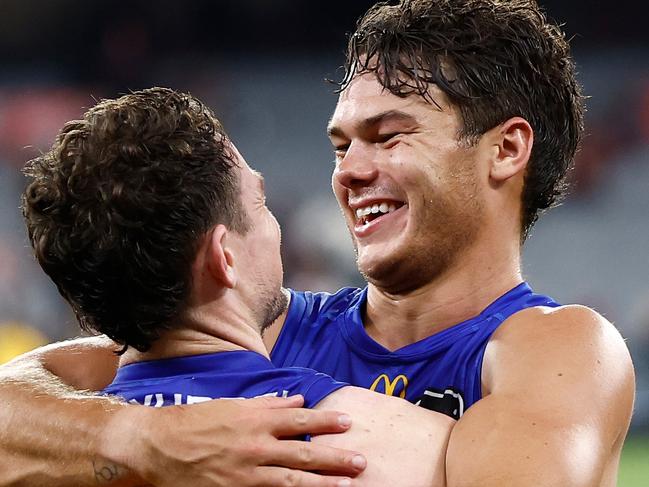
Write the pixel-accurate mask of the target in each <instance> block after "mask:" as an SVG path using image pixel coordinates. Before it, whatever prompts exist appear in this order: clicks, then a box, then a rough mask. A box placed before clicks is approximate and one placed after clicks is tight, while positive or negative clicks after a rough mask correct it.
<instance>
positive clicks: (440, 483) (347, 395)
mask: <svg viewBox="0 0 649 487" xmlns="http://www.w3.org/2000/svg"><path fill="white" fill-rule="evenodd" d="M317 408H318V409H319V408H323V409H330V408H333V409H338V410H341V411H346V412H348V413H349V414H350V415H351V416H352V417H353V418H354V425H353V427H352V428H351V429H350V430H349V431H347V432H346V433H344V434H342V435H324V436H316V437H314V438H313V441H314V442H318V443H323V444H326V445H330V446H337V447H340V448H348V449H354V450H357V451H362V452H363V454H364V455H365V457H366V458H367V468H366V469H365V471H364V472H363V473H362V474H361V475H359V476H358V477H357V479H356V481H355V482H356V483H355V484H354V485H359V486H367V487H376V486H390V487H444V486H445V485H446V481H445V478H446V475H445V473H446V472H445V465H444V463H445V460H446V447H447V443H448V438H449V434H450V432H451V428H452V427H453V425H454V424H455V421H454V420H452V419H451V418H449V417H448V416H445V415H443V414H439V413H435V412H432V411H427V410H426V409H423V408H420V407H417V406H414V405H413V404H410V403H409V402H407V401H405V400H403V399H399V398H395V397H391V396H385V395H383V394H378V393H376V392H371V391H368V390H365V389H360V388H357V387H344V388H343V389H340V390H338V391H336V392H335V393H333V394H331V395H330V396H328V397H327V398H325V399H324V400H323V401H322V402H321V403H320V404H318V406H317Z"/></svg>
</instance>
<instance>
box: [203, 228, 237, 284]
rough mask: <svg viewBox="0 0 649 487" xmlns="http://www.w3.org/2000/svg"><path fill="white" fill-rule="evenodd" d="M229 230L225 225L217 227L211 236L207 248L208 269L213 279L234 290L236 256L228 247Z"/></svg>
mask: <svg viewBox="0 0 649 487" xmlns="http://www.w3.org/2000/svg"><path fill="white" fill-rule="evenodd" d="M228 233H229V232H228V229H227V228H226V227H225V225H217V226H215V227H214V228H213V229H212V233H211V234H210V235H209V241H208V248H207V255H206V258H207V269H208V270H209V272H210V274H211V275H212V277H213V278H214V279H215V280H217V281H218V282H220V283H221V284H222V285H223V286H224V287H227V288H233V287H234V286H235V285H236V283H237V275H236V272H235V270H234V256H233V254H232V251H231V250H230V249H229V248H228V247H227V246H226V240H227V237H228Z"/></svg>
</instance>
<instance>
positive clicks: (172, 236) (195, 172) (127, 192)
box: [22, 88, 249, 351]
mask: <svg viewBox="0 0 649 487" xmlns="http://www.w3.org/2000/svg"><path fill="white" fill-rule="evenodd" d="M236 167H237V162H236V158H235V157H234V154H233V152H232V150H231V146H230V145H229V142H228V138H227V136H226V134H225V132H224V131H223V127H222V126H221V124H220V123H219V121H218V120H217V119H216V118H215V117H214V115H213V114H212V112H211V111H210V110H209V109H208V108H206V107H205V106H204V105H203V104H202V103H201V102H200V101H199V100H197V99H196V98H194V97H192V96H190V95H188V94H184V93H179V92H176V91H173V90H170V89H167V88H151V89H147V90H143V91H137V92H134V93H131V94H128V95H125V96H122V97H121V98H117V99H115V100H103V101H101V102H100V103H98V104H97V105H96V106H94V107H93V108H91V109H90V110H88V111H87V112H86V113H85V114H84V116H83V119H82V120H73V121H70V122H68V123H66V124H65V126H64V127H63V129H62V130H61V132H60V133H59V135H58V136H57V138H56V141H55V142H54V145H53V146H52V148H51V150H50V151H49V152H47V153H45V154H43V155H41V156H40V157H37V158H36V159H33V160H31V161H29V162H28V163H27V165H26V166H25V168H24V173H25V175H26V176H28V177H29V178H30V182H29V183H28V186H27V188H26V189H25V191H24V193H23V197H22V205H23V214H24V217H25V222H26V224H27V230H28V234H29V238H30V241H31V244H32V246H33V248H34V252H35V255H36V258H37V260H38V262H39V263H40V265H41V266H42V268H43V269H44V270H45V272H46V273H47V274H48V275H49V276H50V278H51V279H52V280H53V281H54V283H55V284H56V286H57V287H58V290H59V292H60V293H61V294H62V295H63V297H64V298H65V299H66V300H67V301H68V302H69V303H70V305H71V306H72V308H73V310H74V312H75V314H76V316H77V318H78V320H79V323H80V325H81V327H82V328H83V329H85V330H95V331H99V332H101V333H104V334H106V335H107V336H109V337H110V338H112V339H113V340H115V341H116V342H118V343H120V344H122V345H124V348H123V350H122V351H124V350H126V348H127V347H128V346H133V347H134V348H136V349H138V350H140V351H146V350H148V349H149V348H150V346H151V344H152V342H153V341H154V340H156V339H157V338H158V337H159V336H160V334H161V333H162V332H163V331H164V330H167V329H170V328H172V327H173V326H174V320H177V319H178V318H179V317H181V316H182V313H183V312H184V311H185V309H186V305H187V300H188V297H189V294H190V290H191V279H192V275H191V267H192V263H193V261H194V259H195V257H196V252H197V250H198V246H199V244H200V241H201V239H202V237H203V236H204V235H205V234H206V232H207V231H208V230H209V229H210V228H212V227H213V226H214V225H216V224H218V223H222V224H224V225H226V226H227V227H228V228H230V229H232V230H234V231H237V232H240V233H245V232H246V231H247V229H248V225H249V223H248V219H247V215H246V214H245V210H244V209H243V207H242V203H241V198H240V194H239V191H240V187H239V179H238V175H237V172H236V171H235V168H236Z"/></svg>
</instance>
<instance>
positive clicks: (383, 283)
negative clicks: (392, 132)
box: [356, 171, 484, 295]
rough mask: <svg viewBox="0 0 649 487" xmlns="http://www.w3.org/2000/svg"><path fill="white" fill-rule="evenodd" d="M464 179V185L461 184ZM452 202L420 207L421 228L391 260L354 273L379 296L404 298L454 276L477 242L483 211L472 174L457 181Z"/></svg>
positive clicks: (443, 200)
mask: <svg viewBox="0 0 649 487" xmlns="http://www.w3.org/2000/svg"><path fill="white" fill-rule="evenodd" d="M465 178H466V179H465ZM454 186H455V188H453V189H452V190H451V192H449V193H447V194H450V195H452V197H445V198H437V199H427V200H424V199H422V201H421V202H420V206H419V207H420V208H422V209H423V210H422V211H421V213H422V214H421V215H420V216H418V217H417V216H415V218H418V219H419V228H417V229H416V230H415V233H414V235H406V238H407V239H408V240H407V241H406V242H404V243H403V244H402V245H400V247H399V248H398V249H397V250H395V251H394V252H393V253H392V255H389V256H384V257H383V258H381V259H377V258H375V259H374V260H375V262H374V263H372V264H371V265H370V266H369V267H363V266H361V264H360V262H359V261H358V250H357V249H356V255H357V265H358V270H359V272H360V273H361V275H362V276H363V277H364V278H365V280H366V281H367V282H369V283H371V284H372V285H374V286H376V287H377V288H379V289H380V290H382V291H384V292H386V293H389V294H392V295H403V294H406V293H409V292H411V291H414V290H416V289H419V288H421V287H422V286H424V285H426V284H429V283H431V282H434V281H435V280H438V279H440V278H441V277H442V276H444V275H446V274H448V273H449V272H452V269H453V268H455V266H456V265H457V263H458V262H459V261H460V260H461V258H462V255H463V254H464V253H465V252H466V250H467V249H468V248H469V247H471V246H472V245H473V244H474V242H476V240H477V239H478V238H479V233H480V225H481V220H482V218H483V213H484V208H483V204H482V201H481V200H480V198H479V193H478V185H477V179H476V175H475V174H474V173H473V171H471V172H470V173H469V174H465V175H464V177H462V178H461V179H460V178H458V180H456V181H455V184H454Z"/></svg>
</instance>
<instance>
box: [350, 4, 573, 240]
mask: <svg viewBox="0 0 649 487" xmlns="http://www.w3.org/2000/svg"><path fill="white" fill-rule="evenodd" d="M367 72H371V73H374V74H375V75H376V77H377V79H378V80H379V82H380V83H381V84H382V85H383V86H384V87H385V88H386V89H387V90H389V91H390V92H391V93H393V94H395V95H397V96H401V97H405V96H408V95H411V94H416V95H419V96H422V97H423V98H425V99H427V100H428V101H429V102H431V103H434V104H436V102H435V100H433V99H432V98H431V95H430V91H429V89H430V85H431V84H434V85H436V86H437V87H438V88H439V89H440V90H441V91H442V92H443V93H445V95H446V96H447V97H448V99H449V101H450V102H451V103H452V104H453V105H454V106H456V107H457V109H458V111H459V113H460V116H461V120H462V124H463V127H462V131H461V133H460V134H459V136H460V138H461V139H464V140H466V141H469V142H470V143H474V142H476V141H477V140H478V139H479V137H480V136H481V135H482V134H484V133H485V132H487V131H488V130H490V129H492V128H493V127H496V126H497V125H499V124H501V123H503V122H505V121H506V120H508V119H509V118H511V117H514V116H520V117H522V118H524V119H526V120H527V121H528V122H529V123H530V125H531V126H532V129H533V130H534V145H533V148H532V155H531V158H530V161H529V163H528V166H527V170H526V174H525V182H524V189H523V196H522V221H521V227H522V239H525V238H526V237H527V235H528V233H529V231H530V229H531V227H532V225H533V224H534V223H535V222H536V220H537V218H538V215H539V213H540V212H541V211H542V210H544V209H546V208H549V207H551V206H552V205H553V204H555V203H556V202H557V201H558V199H559V198H560V197H561V196H562V194H563V193H564V191H565V189H566V185H565V176H566V173H567V171H568V169H569V168H570V167H571V165H572V161H573V159H574V155H575V152H576V150H577V147H578V145H579V141H580V139H581V135H582V132H583V111H584V108H583V96H582V94H581V88H580V85H579V84H578V82H577V80H576V78H575V66H574V63H573V61H572V59H571V56H570V49H569V45H568V43H567V41H566V39H565V36H564V34H563V32H562V31H561V30H560V29H559V27H558V26H557V25H554V24H552V23H550V22H548V21H547V20H546V17H545V15H544V14H543V12H541V10H540V9H539V7H538V5H537V4H536V2H535V1H534V0H402V1H401V2H400V3H399V4H398V5H388V4H387V3H385V2H383V3H379V4H377V5H375V6H374V7H372V8H371V9H370V10H369V11H368V12H367V13H366V14H365V15H364V16H363V17H362V18H361V19H360V20H359V22H358V26H357V29H356V32H355V33H354V34H353V35H352V36H351V37H350V40H349V45H348V50H347V59H346V62H345V77H344V79H343V80H342V81H341V83H340V90H341V91H342V90H344V89H345V88H346V87H347V86H348V85H349V83H350V82H351V80H352V79H353V78H354V77H355V76H357V75H359V74H363V73H367Z"/></svg>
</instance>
